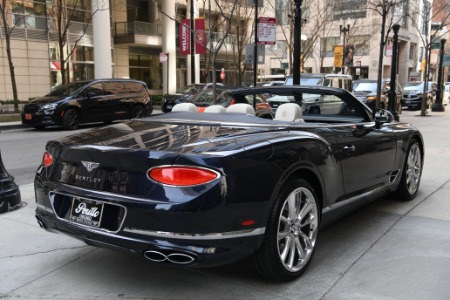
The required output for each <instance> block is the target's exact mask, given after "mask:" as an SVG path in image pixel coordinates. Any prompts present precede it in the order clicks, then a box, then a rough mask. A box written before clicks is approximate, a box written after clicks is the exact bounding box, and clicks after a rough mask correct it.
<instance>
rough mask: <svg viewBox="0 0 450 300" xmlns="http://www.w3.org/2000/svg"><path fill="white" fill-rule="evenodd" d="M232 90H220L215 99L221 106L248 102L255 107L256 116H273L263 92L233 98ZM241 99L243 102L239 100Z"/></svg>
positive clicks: (270, 117) (269, 117)
mask: <svg viewBox="0 0 450 300" xmlns="http://www.w3.org/2000/svg"><path fill="white" fill-rule="evenodd" d="M232 91H233V90H229V89H227V90H224V91H222V92H221V93H220V94H219V96H218V97H217V101H218V104H219V105H222V106H223V107H225V108H227V107H229V106H230V105H233V104H236V103H248V104H250V105H251V106H252V107H255V108H256V110H255V114H256V116H257V117H260V118H268V119H272V118H273V117H274V113H273V110H272V107H270V105H269V103H268V102H267V99H266V98H265V96H264V95H263V94H257V95H248V96H246V97H244V98H242V99H241V98H239V99H234V98H233V96H232V95H231V94H232ZM239 101H243V102H239ZM254 101H256V106H255V105H254Z"/></svg>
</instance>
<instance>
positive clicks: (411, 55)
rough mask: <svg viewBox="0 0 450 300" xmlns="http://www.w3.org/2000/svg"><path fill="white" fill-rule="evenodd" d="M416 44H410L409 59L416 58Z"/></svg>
mask: <svg viewBox="0 0 450 300" xmlns="http://www.w3.org/2000/svg"><path fill="white" fill-rule="evenodd" d="M416 47H417V46H416V44H413V43H411V44H410V45H409V59H411V60H416Z"/></svg>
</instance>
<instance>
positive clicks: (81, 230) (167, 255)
mask: <svg viewBox="0 0 450 300" xmlns="http://www.w3.org/2000/svg"><path fill="white" fill-rule="evenodd" d="M35 189H36V201H37V209H36V213H35V216H36V218H37V220H38V223H39V225H40V226H41V227H42V228H44V229H46V230H48V231H52V232H62V233H65V234H68V235H70V236H72V237H74V238H77V239H80V240H83V241H84V242H86V243H87V244H89V245H93V246H98V247H104V248H109V249H114V250H118V251H121V252H128V253H132V254H136V255H139V256H141V257H143V258H145V259H146V260H148V261H151V262H154V263H159V264H171V265H183V266H192V267H206V266H208V267H209V266H218V265H223V264H229V263H232V262H235V261H239V260H242V259H243V258H245V257H248V256H250V255H251V254H252V253H253V252H255V251H256V249H257V248H258V247H259V245H261V243H262V239H263V236H264V233H265V227H249V228H236V230H224V229H223V226H222V225H223V224H224V223H227V222H228V221H229V220H230V219H233V216H231V215H229V214H227V213H222V217H221V218H220V219H218V218H217V217H211V216H210V215H211V212H210V211H208V212H204V213H202V212H201V211H198V210H196V209H194V210H195V211H192V212H189V211H179V212H177V211H172V210H171V209H168V208H167V207H165V208H164V209H159V210H158V209H155V205H154V203H149V202H151V201H148V202H147V203H145V202H142V203H137V202H136V200H134V199H132V200H130V199H128V200H127V199H124V200H123V201H120V202H118V201H116V199H114V200H113V201H110V202H109V203H108V205H116V206H120V207H121V208H119V209H117V210H118V213H117V215H116V216H117V218H116V220H117V226H116V225H110V227H108V228H105V227H104V226H103V220H101V221H100V222H101V223H102V224H101V226H98V227H96V226H91V225H85V224H81V223H80V222H78V221H72V213H71V210H72V209H73V208H72V207H73V206H74V204H71V203H66V204H64V205H61V204H55V203H56V201H55V199H54V198H53V199H52V196H51V194H52V193H66V192H67V191H63V190H61V189H60V190H58V191H56V192H55V191H54V190H53V189H51V188H49V187H48V186H46V184H43V182H41V181H40V180H39V179H37V180H36V181H35ZM66 195H70V191H69V194H66ZM73 197H74V198H76V197H78V195H77V196H73ZM92 198H95V196H93V197H92ZM72 203H74V202H72ZM105 204H106V203H105ZM63 210H66V211H65V212H63ZM220 210H221V211H223V209H220ZM104 212H105V210H103V212H102V213H104ZM213 215H214V214H213ZM138 217H139V218H140V221H139V222H136V219H137V218H138ZM126 219H128V220H126ZM130 219H132V220H130ZM199 219H200V220H201V222H200V223H202V224H199ZM129 221H131V222H129ZM106 222H110V220H107V221H106ZM160 224H161V225H160ZM174 224H176V225H174ZM193 224H195V225H193ZM167 226H171V227H172V228H170V229H172V230H170V229H169V228H168V227H167ZM174 228H178V230H175V229H174ZM196 229H200V230H199V231H201V232H199V233H196V232H195V230H196Z"/></svg>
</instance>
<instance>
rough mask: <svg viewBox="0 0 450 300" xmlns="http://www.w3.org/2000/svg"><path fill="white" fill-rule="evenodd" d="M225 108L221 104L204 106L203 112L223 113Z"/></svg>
mask: <svg viewBox="0 0 450 300" xmlns="http://www.w3.org/2000/svg"><path fill="white" fill-rule="evenodd" d="M225 111H226V108H225V107H223V106H222V105H210V106H207V107H206V108H205V113H224V112H225Z"/></svg>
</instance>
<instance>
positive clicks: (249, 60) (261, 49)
mask: <svg viewBox="0 0 450 300" xmlns="http://www.w3.org/2000/svg"><path fill="white" fill-rule="evenodd" d="M254 49H255V44H247V45H246V46H245V63H246V64H253V59H254V57H255V56H254V52H255V50H254ZM257 51H258V64H260V65H263V64H264V62H265V57H266V47H265V45H258V47H257Z"/></svg>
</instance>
